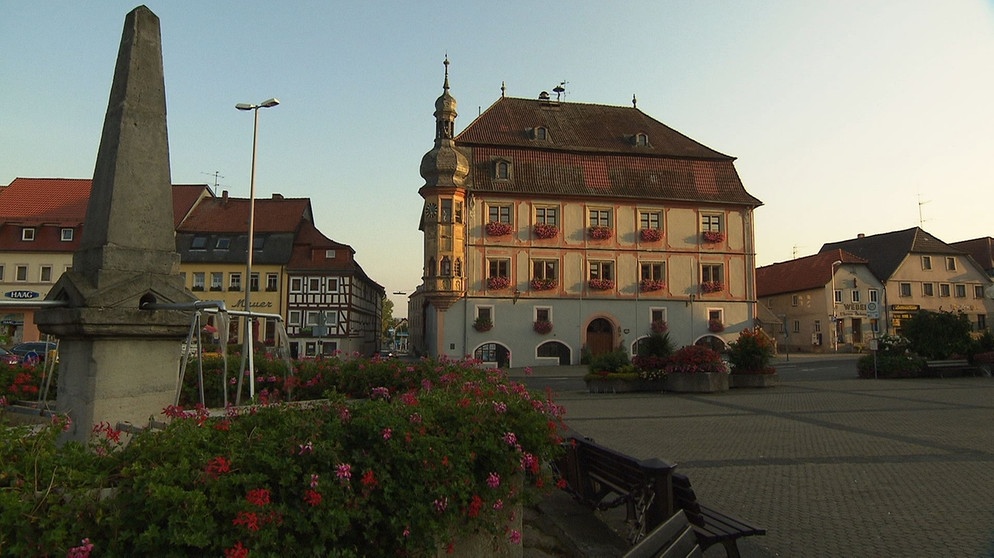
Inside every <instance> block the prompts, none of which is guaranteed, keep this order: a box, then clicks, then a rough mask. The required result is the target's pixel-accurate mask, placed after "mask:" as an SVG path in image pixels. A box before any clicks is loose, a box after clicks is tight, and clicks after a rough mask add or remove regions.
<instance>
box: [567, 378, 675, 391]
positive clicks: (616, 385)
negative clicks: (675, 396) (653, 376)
mask: <svg viewBox="0 0 994 558" xmlns="http://www.w3.org/2000/svg"><path fill="white" fill-rule="evenodd" d="M586 383H587V391H589V392H590V393H634V392H639V391H648V392H652V391H665V390H666V381H665V380H586Z"/></svg>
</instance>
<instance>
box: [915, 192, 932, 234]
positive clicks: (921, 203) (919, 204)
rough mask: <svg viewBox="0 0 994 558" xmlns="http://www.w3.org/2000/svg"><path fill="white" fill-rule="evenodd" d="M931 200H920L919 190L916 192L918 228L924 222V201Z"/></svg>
mask: <svg viewBox="0 0 994 558" xmlns="http://www.w3.org/2000/svg"><path fill="white" fill-rule="evenodd" d="M931 201H932V200H929V201H922V195H921V193H920V192H919V194H918V228H919V229H920V228H922V225H924V224H925V216H924V215H923V214H922V206H923V205H925V204H926V203H931Z"/></svg>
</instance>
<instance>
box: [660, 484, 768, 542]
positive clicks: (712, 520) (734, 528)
mask: <svg viewBox="0 0 994 558" xmlns="http://www.w3.org/2000/svg"><path fill="white" fill-rule="evenodd" d="M671 477H672V482H673V501H674V504H675V505H676V507H677V508H679V509H681V510H683V511H684V512H685V513H686V514H687V519H688V520H690V523H691V525H693V528H694V531H695V532H696V533H697V542H698V543H699V544H700V545H701V547H702V548H703V549H705V550H706V549H707V548H708V547H710V546H711V545H713V544H715V543H721V545H722V546H724V547H725V553H726V554H727V555H728V556H729V557H730V558H738V557H739V549H738V545H737V543H736V541H738V539H740V538H742V537H748V536H751V535H765V534H766V529H763V528H761V527H755V526H753V525H749V524H748V523H745V522H744V521H742V520H741V519H737V518H734V517H732V516H730V515H727V514H725V513H722V512H720V511H718V510H715V509H714V508H709V507H707V506H704V505H701V503H700V502H698V501H697V495H696V494H695V493H694V488H693V487H692V486H691V485H690V479H689V478H688V477H687V475H683V474H680V473H673V474H672V475H671Z"/></svg>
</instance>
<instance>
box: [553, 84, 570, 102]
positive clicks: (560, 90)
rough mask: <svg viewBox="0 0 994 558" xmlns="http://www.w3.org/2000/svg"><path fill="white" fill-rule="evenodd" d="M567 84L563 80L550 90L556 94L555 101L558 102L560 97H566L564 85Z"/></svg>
mask: <svg viewBox="0 0 994 558" xmlns="http://www.w3.org/2000/svg"><path fill="white" fill-rule="evenodd" d="M567 83H569V82H568V81H566V80H565V79H564V80H562V81H560V82H559V85H557V86H555V87H553V88H552V92H553V93H555V94H556V101H557V102H558V101H559V100H560V98H561V97H565V96H566V84H567Z"/></svg>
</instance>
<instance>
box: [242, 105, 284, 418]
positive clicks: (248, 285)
mask: <svg viewBox="0 0 994 558" xmlns="http://www.w3.org/2000/svg"><path fill="white" fill-rule="evenodd" d="M278 104H280V101H279V99H276V98H275V97H274V98H272V99H267V100H265V101H263V102H261V103H259V104H257V105H253V104H249V103H238V104H237V105H235V108H236V109H238V110H250V111H252V112H253V113H254V114H253V119H252V120H253V122H252V174H251V175H250V176H249V219H248V256H247V257H246V258H245V279H244V282H243V283H242V284H243V285H244V289H245V297H244V300H245V312H246V315H245V330H244V332H243V334H244V335H245V341H244V343H243V344H242V353H243V354H242V366H241V368H242V370H245V361H246V359H248V373H249V398H250V399H254V398H255V357H254V355H253V354H252V353H253V350H254V347H253V339H252V336H253V332H252V323H253V321H254V319H253V318H252V316H251V315H249V312H251V311H252V310H251V298H252V297H251V293H252V254H253V251H254V250H255V154H256V146H257V145H258V138H259V109H261V108H271V107H275V106H276V105H278ZM243 376H244V374H239V375H238V394H237V395H236V397H235V404H236V405H237V404H239V403H240V401H241V397H242V378H243Z"/></svg>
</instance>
